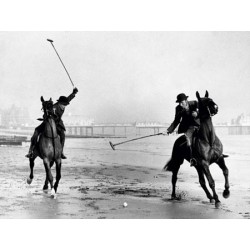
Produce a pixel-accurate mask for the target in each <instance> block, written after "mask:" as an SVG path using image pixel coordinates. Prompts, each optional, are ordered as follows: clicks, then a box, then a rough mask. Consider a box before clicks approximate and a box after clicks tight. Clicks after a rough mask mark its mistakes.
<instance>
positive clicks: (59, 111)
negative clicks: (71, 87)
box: [53, 93, 75, 131]
mask: <svg viewBox="0 0 250 250" xmlns="http://www.w3.org/2000/svg"><path fill="white" fill-rule="evenodd" d="M74 97H75V94H74V93H71V94H70V95H69V96H68V97H67V99H68V102H70V101H71V100H72V99H73V98H74ZM53 109H54V119H55V122H56V126H57V127H59V129H63V130H64V131H66V128H65V126H64V123H63V121H62V115H63V113H64V109H62V108H61V107H60V105H59V103H58V102H56V103H55V104H54V105H53Z"/></svg>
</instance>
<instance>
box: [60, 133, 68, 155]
mask: <svg viewBox="0 0 250 250" xmlns="http://www.w3.org/2000/svg"><path fill="white" fill-rule="evenodd" d="M60 141H61V145H62V154H61V158H62V159H67V157H66V156H65V154H64V153H63V148H64V143H65V133H64V131H62V132H61V134H60Z"/></svg>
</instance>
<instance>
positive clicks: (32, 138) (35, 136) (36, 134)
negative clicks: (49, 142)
mask: <svg viewBox="0 0 250 250" xmlns="http://www.w3.org/2000/svg"><path fill="white" fill-rule="evenodd" d="M38 136H39V132H38V131H37V130H35V132H34V134H33V136H32V137H31V143H30V148H29V152H28V154H27V155H25V157H27V158H32V157H33V156H34V155H33V151H34V149H35V146H36V143H37V138H38Z"/></svg>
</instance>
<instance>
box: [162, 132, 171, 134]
mask: <svg viewBox="0 0 250 250" xmlns="http://www.w3.org/2000/svg"><path fill="white" fill-rule="evenodd" d="M162 134H163V135H170V134H171V133H170V132H169V131H165V132H163V133H162Z"/></svg>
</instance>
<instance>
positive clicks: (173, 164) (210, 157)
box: [163, 91, 230, 208]
mask: <svg viewBox="0 0 250 250" xmlns="http://www.w3.org/2000/svg"><path fill="white" fill-rule="evenodd" d="M196 97H197V99H198V107H199V118H200V127H199V130H198V131H197V132H196V134H195V135H194V142H193V145H192V147H193V154H194V156H195V158H196V160H197V164H196V165H195V168H196V170H197V172H198V176H199V183H200V185H201V187H202V188H203V190H204V191H205V193H206V196H207V198H208V199H209V201H210V203H214V202H215V207H216V208H219V207H220V204H221V203H220V200H219V198H218V195H217V193H216V191H215V181H214V179H213V177H212V175H211V173H210V170H209V166H210V165H211V164H212V163H216V164H217V165H218V166H219V167H220V169H221V170H222V172H223V175H224V178H225V186H224V187H225V189H224V191H223V197H224V198H228V197H229V196H230V191H229V181H228V174H229V171H228V168H227V166H226V164H225V160H224V158H225V157H228V156H227V155H224V154H223V145H222V143H221V141H220V140H219V138H218V137H217V135H216V134H215V129H214V126H213V123H212V116H214V115H216V114H217V113H218V106H217V105H216V103H215V102H214V101H213V100H212V99H211V98H209V93H208V91H206V93H205V96H204V97H203V98H201V97H200V94H199V92H198V91H197V92H196ZM184 159H185V160H187V161H190V153H189V151H188V148H187V144H186V139H185V136H184V135H182V136H180V137H179V138H177V140H176V141H175V143H174V146H173V150H172V155H171V158H170V160H169V161H168V162H167V163H166V165H165V166H164V168H163V169H164V170H166V171H171V172H172V194H171V199H172V200H175V199H178V198H177V197H176V193H175V188H176V182H177V175H178V171H179V168H180V165H182V164H183V162H184ZM204 176H205V177H206V178H207V180H208V183H209V187H210V188H211V190H212V192H213V195H211V193H210V192H209V190H208V188H207V186H206V181H205V177H204Z"/></svg>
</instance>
